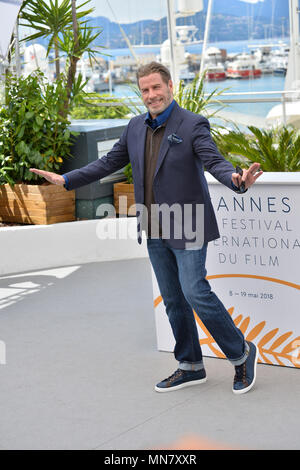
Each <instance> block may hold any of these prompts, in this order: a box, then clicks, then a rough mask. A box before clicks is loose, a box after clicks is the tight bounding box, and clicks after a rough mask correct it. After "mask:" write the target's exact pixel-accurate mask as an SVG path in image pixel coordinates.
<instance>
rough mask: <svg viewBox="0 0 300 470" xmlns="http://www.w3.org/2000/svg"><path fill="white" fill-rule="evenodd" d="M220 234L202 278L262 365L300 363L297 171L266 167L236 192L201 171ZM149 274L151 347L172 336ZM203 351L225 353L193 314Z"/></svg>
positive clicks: (169, 342) (165, 347) (165, 344)
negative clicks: (154, 339)
mask: <svg viewBox="0 0 300 470" xmlns="http://www.w3.org/2000/svg"><path fill="white" fill-rule="evenodd" d="M206 176H207V180H208V182H209V190H210V194H211V198H212V202H213V205H214V208H215V212H216V216H217V220H218V224H219V229H220V234H221V238H219V239H218V240H215V241H214V242H210V243H209V248H208V257H207V278H208V280H209V282H210V284H211V287H212V290H213V291H214V292H216V294H217V295H218V297H219V298H220V299H221V300H222V302H223V303H224V305H225V307H226V308H227V310H228V311H229V313H230V314H231V315H232V318H233V320H234V321H235V323H236V325H237V326H238V327H239V328H240V329H241V330H242V331H243V333H244V335H245V338H246V339H249V340H252V341H253V342H255V344H257V346H258V349H259V360H260V362H262V363H266V364H274V365H281V366H290V367H300V352H299V351H300V308H299V307H300V269H299V267H300V175H299V174H297V173H286V174H285V173H267V174H264V175H263V176H262V177H261V178H260V180H258V181H257V182H256V184H255V185H254V186H252V187H251V188H250V189H249V190H248V192H247V193H245V194H244V195H239V194H235V193H234V192H233V191H230V190H229V189H227V188H226V187H224V186H223V185H221V184H219V183H218V182H216V180H214V178H212V177H211V175H206ZM152 276H153V293H154V306H155V320H156V331H157V346H158V349H159V350H162V351H173V349H174V337H173V334H172V331H171V328H170V325H169V322H168V319H167V315H166V313H165V308H164V305H163V301H162V299H161V296H160V292H159V289H158V286H157V282H156V279H155V275H154V273H153V271H152ZM195 319H196V322H197V327H198V331H199V337H200V343H201V347H202V351H203V354H204V355H205V356H213V357H222V358H223V357H225V356H224V354H223V353H222V351H221V350H220V348H219V347H218V345H217V344H216V343H215V341H214V339H213V338H212V336H211V335H210V333H209V332H208V331H207V330H206V328H205V327H204V325H203V324H202V322H201V320H200V319H199V317H198V315H197V314H196V312H195Z"/></svg>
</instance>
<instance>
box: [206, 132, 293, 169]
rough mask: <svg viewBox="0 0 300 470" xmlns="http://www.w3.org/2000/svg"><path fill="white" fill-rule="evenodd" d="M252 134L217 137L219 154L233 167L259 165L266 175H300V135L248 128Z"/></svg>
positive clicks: (228, 134) (229, 133) (233, 133)
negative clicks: (275, 173) (274, 173)
mask: <svg viewBox="0 0 300 470" xmlns="http://www.w3.org/2000/svg"><path fill="white" fill-rule="evenodd" d="M248 129H249V131H250V133H249V134H244V133H243V132H241V131H230V132H228V133H227V134H223V135H221V134H216V135H214V139H215V142H216V144H217V146H218V149H219V151H220V152H221V153H222V155H224V157H225V158H227V159H228V160H230V161H231V162H232V163H233V165H234V166H235V165H236V164H238V165H244V166H245V165H246V166H250V165H251V164H252V163H254V162H258V163H260V166H261V169H262V170H263V171H273V172H279V171H283V172H285V171H300V132H299V131H298V130H297V129H295V128H293V127H285V126H283V127H278V128H276V129H271V130H261V129H258V128H257V127H254V126H249V127H248Z"/></svg>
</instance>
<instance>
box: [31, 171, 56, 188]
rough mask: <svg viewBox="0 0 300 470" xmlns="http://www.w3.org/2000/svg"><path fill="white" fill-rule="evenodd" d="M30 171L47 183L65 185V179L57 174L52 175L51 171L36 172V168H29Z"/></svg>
mask: <svg viewBox="0 0 300 470" xmlns="http://www.w3.org/2000/svg"><path fill="white" fill-rule="evenodd" d="M30 171H32V173H35V174H36V175H39V176H42V177H43V178H45V179H46V180H47V181H49V183H52V184H59V185H61V186H63V185H64V184H65V178H64V177H63V176H61V175H58V174H57V173H53V172H52V171H44V170H38V169H37V168H30Z"/></svg>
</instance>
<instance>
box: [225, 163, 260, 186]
mask: <svg viewBox="0 0 300 470" xmlns="http://www.w3.org/2000/svg"><path fill="white" fill-rule="evenodd" d="M262 174H263V171H261V170H260V164H259V163H252V165H251V166H250V168H249V169H248V170H245V169H243V176H241V175H239V173H232V177H231V179H232V182H233V184H234V185H235V186H237V187H238V188H239V187H240V186H241V184H242V183H244V184H245V189H248V188H250V186H252V184H253V183H255V181H256V180H257V178H259V177H260V176H261V175H262Z"/></svg>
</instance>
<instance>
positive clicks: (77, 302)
mask: <svg viewBox="0 0 300 470" xmlns="http://www.w3.org/2000/svg"><path fill="white" fill-rule="evenodd" d="M205 366H206V369H207V376H208V380H207V382H206V383H205V384H203V385H199V386H196V387H191V388H185V389H182V390H179V391H177V392H173V393H166V394H158V393H156V392H155V391H154V385H155V383H156V382H158V381H160V380H161V379H163V378H165V377H166V376H168V375H170V374H171V373H172V372H173V371H174V370H175V368H176V367H177V364H176V363H175V360H174V358H173V355H172V354H171V353H163V352H159V351H157V348H156V333H155V322H154V314H153V297H152V284H151V271H150V265H149V260H148V259H137V260H129V261H111V262H102V263H89V264H84V265H76V266H71V267H61V268H57V269H47V270H43V271H35V272H27V273H23V274H18V275H15V276H14V275H11V276H2V277H1V278H0V397H1V399H0V416H1V424H0V449H107V450H108V449H112V450H114V449H153V448H155V449H157V448H174V446H175V447H179V448H183V447H185V448H188V446H189V445H191V446H192V448H193V446H194V447H195V446H197V445H198V443H199V446H201V443H202V445H203V446H204V448H205V447H207V448H211V447H213V448H214V446H215V447H216V448H218V447H229V448H234V449H239V448H244V449H299V448H300V438H299V417H300V416H299V415H300V412H299V396H300V371H299V369H293V368H284V367H275V366H266V365H259V366H258V371H257V382H256V385H255V387H254V388H253V389H252V390H251V391H250V392H249V393H248V394H245V395H241V396H236V395H234V394H233V393H232V391H231V387H232V380H233V368H232V366H231V364H230V363H228V362H227V361H226V360H222V359H214V358H205ZM182 446H183V447H182Z"/></svg>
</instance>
